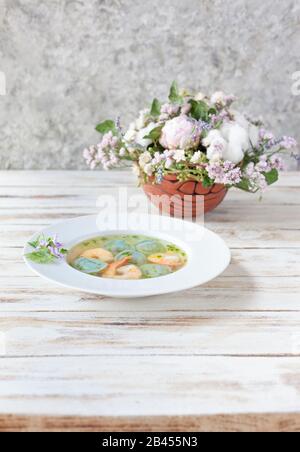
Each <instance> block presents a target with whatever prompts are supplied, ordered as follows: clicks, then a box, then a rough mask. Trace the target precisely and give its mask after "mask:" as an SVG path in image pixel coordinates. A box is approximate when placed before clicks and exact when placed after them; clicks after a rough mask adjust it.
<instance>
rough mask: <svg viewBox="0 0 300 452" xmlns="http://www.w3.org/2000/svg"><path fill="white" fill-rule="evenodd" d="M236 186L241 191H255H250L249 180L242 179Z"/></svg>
mask: <svg viewBox="0 0 300 452" xmlns="http://www.w3.org/2000/svg"><path fill="white" fill-rule="evenodd" d="M235 186H236V188H239V189H240V190H243V191H247V192H251V193H252V192H253V190H251V189H250V186H249V180H248V179H242V180H241V182H239V183H238V184H236V185H235Z"/></svg>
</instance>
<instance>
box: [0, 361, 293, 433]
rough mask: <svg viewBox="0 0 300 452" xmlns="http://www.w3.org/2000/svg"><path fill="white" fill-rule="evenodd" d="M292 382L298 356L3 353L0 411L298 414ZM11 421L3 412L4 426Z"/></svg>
mask: <svg viewBox="0 0 300 452" xmlns="http://www.w3.org/2000/svg"><path fill="white" fill-rule="evenodd" d="M153 369H156V370H157V371H155V372H153ZM299 383H300V364H299V358H234V357H226V358H224V357H195V356H194V357H187V356H180V357H176V356H170V357H158V356H150V357H143V356H139V357H135V356H123V357H120V356H105V357H84V356H83V357H81V358H80V359H78V358H74V357H63V358H51V357H48V358H26V359H23V358H22V359H5V358H4V359H1V368H0V402H1V403H0V413H1V415H2V419H3V415H5V414H13V415H15V416H16V415H26V416H79V418H80V421H81V422H82V419H84V417H85V416H99V417H103V418H113V419H115V422H118V421H117V418H118V417H123V416H124V417H126V418H127V419H128V420H129V419H130V418H131V417H138V418H143V417H150V419H151V417H152V416H163V417H176V416H178V417H179V416H180V417H185V416H188V417H190V416H193V417H197V416H203V417H205V419H209V417H210V416H217V415H223V416H224V418H223V419H224V421H226V415H229V416H230V415H239V414H241V413H244V414H245V413H247V414H250V415H251V414H256V415H259V414H261V415H263V414H264V415H266V414H267V413H269V414H270V415H271V414H276V413H286V414H287V415H288V414H289V413H298V415H299V411H300V394H299ZM288 419H291V417H290V416H288ZM104 421H105V419H104ZM106 421H107V422H106V426H107V425H108V423H109V419H106ZM12 422H13V421H10V419H9V418H7V420H6V428H8V427H9V424H10V423H12ZM83 422H84V421H83ZM142 422H143V421H142ZM150 422H151V420H150ZM7 423H8V425H7ZM70 425H71V426H72V422H70V423H69V422H67V426H70ZM73 425H74V424H73ZM156 425H157V424H156ZM179 425H181V426H182V424H181V423H180V424H179ZM184 425H185V424H184ZM255 425H256V426H257V424H255ZM292 425H293V424H292ZM297 425H298V427H299V424H298V423H297ZM4 426H5V424H4ZM1 427H2V428H3V421H2V422H1V423H0V428H1ZM248 427H250V426H248ZM123 428H124V424H123ZM256 428H257V427H256ZM183 431H184V430H183Z"/></svg>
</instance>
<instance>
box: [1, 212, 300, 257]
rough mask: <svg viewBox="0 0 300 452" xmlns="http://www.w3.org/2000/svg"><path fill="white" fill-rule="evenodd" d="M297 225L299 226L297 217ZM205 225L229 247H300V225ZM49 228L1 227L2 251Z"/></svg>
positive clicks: (39, 225) (23, 243)
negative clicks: (288, 226)
mask: <svg viewBox="0 0 300 452" xmlns="http://www.w3.org/2000/svg"><path fill="white" fill-rule="evenodd" d="M299 210H300V209H299ZM74 216H75V215H74ZM54 217H55V220H54V223H57V221H58V218H56V216H55V215H54ZM39 221H40V222H41V221H43V220H42V219H41V217H39ZM299 221H300V218H299ZM294 223H296V218H295V219H294ZM205 225H206V226H207V227H208V228H209V229H210V230H212V231H213V232H216V233H217V234H219V235H220V236H221V237H222V238H223V239H224V240H225V241H226V242H227V244H228V246H229V247H230V248H242V249H248V248H261V249H264V248H273V249H276V248H294V249H296V248H298V249H299V248H300V226H299V225H300V223H299V224H298V225H295V227H298V229H293V227H292V225H291V226H290V229H284V228H283V229H281V228H274V227H273V226H270V225H267V226H264V225H261V226H256V227H252V226H251V224H248V225H246V224H243V223H235V224H232V223H228V224H226V223H222V222H220V223H217V222H214V223H209V222H208V223H206V224H205ZM281 225H282V226H283V227H284V224H282V223H281ZM47 226H48V224H46V223H45V224H36V225H35V224H0V247H1V248H2V249H3V250H4V249H5V248H12V247H17V248H23V247H24V245H25V243H26V242H27V241H28V240H29V239H30V238H31V237H32V235H33V234H35V233H37V232H39V231H41V230H42V229H43V228H45V227H47ZM4 252H5V251H4Z"/></svg>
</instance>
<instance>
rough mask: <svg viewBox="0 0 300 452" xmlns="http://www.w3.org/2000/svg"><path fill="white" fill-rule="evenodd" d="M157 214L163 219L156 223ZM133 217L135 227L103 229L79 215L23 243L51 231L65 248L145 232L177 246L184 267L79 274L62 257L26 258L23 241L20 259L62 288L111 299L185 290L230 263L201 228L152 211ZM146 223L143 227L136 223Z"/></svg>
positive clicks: (91, 218)
mask: <svg viewBox="0 0 300 452" xmlns="http://www.w3.org/2000/svg"><path fill="white" fill-rule="evenodd" d="M162 218H165V220H166V221H165V222H162V221H161V220H162ZM138 220H140V221H137V220H136V221H135V222H134V223H135V224H136V226H133V227H130V228H127V229H126V230H125V229H124V228H122V226H118V225H117V226H116V225H111V226H108V225H107V224H106V225H105V227H104V228H103V226H101V221H100V222H99V217H97V216H88V217H79V218H74V219H72V220H68V221H65V222H63V223H59V224H56V225H54V226H51V227H49V228H46V229H44V230H43V231H40V232H39V233H37V234H35V235H34V237H32V238H31V239H30V240H29V241H32V240H34V239H36V238H37V237H38V236H39V235H40V234H44V235H45V236H46V237H48V236H53V235H55V234H57V235H58V239H59V241H60V242H62V243H63V245H64V246H65V247H66V248H67V249H71V248H72V247H73V246H74V245H76V244H78V243H80V242H82V241H84V240H86V239H88V238H93V237H97V236H101V235H113V234H121V233H122V234H138V235H146V236H149V237H157V238H159V239H162V240H166V241H168V242H171V243H173V244H175V245H177V246H179V247H180V248H182V249H183V250H184V251H186V253H187V255H188V262H187V265H186V266H185V267H184V268H182V269H181V270H179V271H177V272H175V273H172V274H170V275H167V276H161V277H159V278H153V279H142V280H137V281H127V280H125V281H124V280H122V281H119V280H114V279H105V278H97V277H95V276H91V275H87V274H84V273H81V272H79V271H77V270H75V269H74V268H72V267H70V266H69V264H68V263H67V261H66V259H63V260H58V261H57V262H55V263H53V264H49V265H42V264H37V263H35V262H32V261H30V260H28V259H27V258H26V254H27V253H30V252H32V251H33V250H32V248H31V247H30V246H29V245H26V246H25V249H24V260H25V262H26V264H27V265H28V266H29V267H30V268H31V269H32V270H33V271H34V272H35V273H37V274H38V275H40V276H42V277H43V278H45V279H47V280H50V281H53V282H55V283H57V284H60V285H62V286H64V287H68V288H71V289H78V290H81V291H84V292H90V293H94V294H99V295H105V296H109V297H117V298H137V297H147V296H152V295H160V294H166V293H172V292H178V291H182V290H186V289H190V288H192V287H195V286H199V285H201V284H204V283H206V282H208V281H210V280H212V279H214V278H216V277H217V276H218V275H220V274H221V273H222V272H223V271H224V270H225V269H226V268H227V267H228V265H229V263H230V259H231V255H230V251H229V248H228V247H227V245H226V244H225V242H224V241H223V240H222V239H221V238H220V237H219V236H218V235H216V234H215V233H213V232H211V231H209V230H208V229H206V228H204V227H203V226H200V225H197V224H195V223H190V222H185V221H182V220H179V219H173V218H166V217H158V216H154V215H151V216H149V217H147V220H146V218H145V216H140V218H139V219H138ZM143 221H144V222H143ZM146 224H147V226H141V225H146ZM154 225H155V227H154Z"/></svg>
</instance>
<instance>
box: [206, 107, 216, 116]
mask: <svg viewBox="0 0 300 452" xmlns="http://www.w3.org/2000/svg"><path fill="white" fill-rule="evenodd" d="M217 113H218V112H217V110H216V108H214V107H211V108H210V109H209V110H208V114H209V115H216V114H217Z"/></svg>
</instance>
